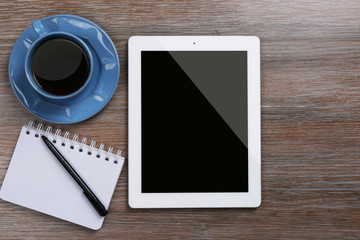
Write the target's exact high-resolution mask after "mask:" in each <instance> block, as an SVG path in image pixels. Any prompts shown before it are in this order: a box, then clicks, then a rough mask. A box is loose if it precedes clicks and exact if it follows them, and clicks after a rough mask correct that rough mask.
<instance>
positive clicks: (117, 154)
mask: <svg viewBox="0 0 360 240" xmlns="http://www.w3.org/2000/svg"><path fill="white" fill-rule="evenodd" d="M121 152H122V151H121V150H120V149H119V150H118V151H117V153H116V156H117V157H120V156H121ZM114 163H115V164H117V163H118V161H117V160H116V159H115V160H114Z"/></svg>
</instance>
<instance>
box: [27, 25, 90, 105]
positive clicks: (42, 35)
mask: <svg viewBox="0 0 360 240" xmlns="http://www.w3.org/2000/svg"><path fill="white" fill-rule="evenodd" d="M32 27H33V29H34V31H35V32H36V34H37V36H38V38H37V39H36V40H35V41H34V42H33V43H32V44H31V46H30V47H29V49H28V52H27V53H26V56H25V74H26V78H27V80H28V81H29V83H30V85H31V87H32V88H33V89H34V90H35V91H36V92H37V93H38V94H40V95H41V96H43V97H45V98H47V99H49V100H56V101H57V100H59V101H60V100H67V99H71V98H73V97H75V96H77V95H79V94H80V93H81V92H82V91H83V90H84V89H85V88H86V86H87V85H88V84H89V82H90V80H91V79H92V75H93V71H94V62H93V57H92V54H91V51H90V49H89V48H88V46H87V45H86V43H85V42H84V41H83V40H81V39H80V38H79V37H77V36H76V35H74V34H71V33H67V32H61V31H58V32H54V31H52V32H49V33H48V32H46V29H45V28H44V26H43V24H42V23H41V20H39V19H38V20H35V21H34V22H33V23H32ZM52 39H67V40H70V41H72V42H74V43H76V44H77V45H78V46H80V47H82V49H83V50H84V51H85V53H86V54H87V57H88V63H89V74H88V77H87V79H86V81H85V82H84V84H83V85H82V86H81V87H80V88H79V89H77V90H76V91H74V92H72V93H70V94H66V95H55V94H52V93H49V92H47V91H46V90H44V89H43V88H42V87H41V86H40V85H39V84H38V82H37V81H36V80H35V78H34V73H33V71H32V61H33V57H34V54H35V53H36V51H37V50H38V49H39V47H40V46H41V45H42V44H44V43H45V42H47V41H49V40H52Z"/></svg>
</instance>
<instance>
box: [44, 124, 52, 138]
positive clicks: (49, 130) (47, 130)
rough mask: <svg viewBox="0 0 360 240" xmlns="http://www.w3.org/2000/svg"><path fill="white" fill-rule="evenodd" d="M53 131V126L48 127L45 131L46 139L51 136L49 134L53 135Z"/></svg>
mask: <svg viewBox="0 0 360 240" xmlns="http://www.w3.org/2000/svg"><path fill="white" fill-rule="evenodd" d="M51 130H52V127H51V126H48V127H47V128H46V131H45V136H46V137H47V136H49V133H51Z"/></svg>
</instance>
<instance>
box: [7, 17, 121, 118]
mask: <svg viewBox="0 0 360 240" xmlns="http://www.w3.org/2000/svg"><path fill="white" fill-rule="evenodd" d="M41 21H42V24H43V26H44V28H45V29H46V31H47V32H49V33H50V32H59V31H60V32H67V33H72V34H74V35H76V36H77V37H79V38H80V39H81V40H83V41H84V42H85V44H86V45H87V46H88V48H89V49H90V51H91V54H92V55H93V61H94V72H93V75H92V79H91V80H90V82H89V84H88V85H87V86H86V88H85V89H84V90H83V91H82V92H81V94H79V95H76V96H75V97H73V98H71V99H67V100H66V101H53V100H49V99H47V98H45V97H43V96H41V95H40V94H38V93H37V92H36V91H35V90H34V89H33V88H32V87H31V85H30V83H29V82H28V80H27V78H26V75H25V67H24V63H25V55H26V53H27V51H28V49H29V47H30V45H31V43H32V42H34V41H35V40H36V39H37V38H38V37H37V34H36V33H35V31H34V29H33V27H32V26H29V27H28V28H27V29H26V30H25V31H24V32H23V33H22V34H21V36H20V37H19V38H18V40H17V41H16V42H15V44H14V47H13V49H12V51H11V55H10V60H9V78H10V83H11V86H12V88H13V91H14V93H15V95H16V97H17V98H18V99H19V101H20V102H21V104H22V105H23V106H24V107H25V108H26V109H27V110H28V111H30V112H31V113H32V114H34V115H35V116H37V117H39V118H41V119H43V120H45V121H48V122H52V123H56V124H70V123H76V122H80V121H84V120H86V119H88V118H90V117H92V116H94V115H95V114H97V113H98V112H99V111H101V110H102V109H103V108H104V107H105V106H106V104H107V103H108V102H109V101H110V99H111V97H112V95H113V94H114V92H115V89H116V87H117V84H118V81H119V75H120V63H119V58H118V55H117V52H116V49H115V47H114V44H113V43H112V41H111V39H110V38H109V36H108V35H107V34H106V33H105V32H104V31H103V30H102V29H101V28H100V27H99V26H97V25H96V24H94V23H92V22H91V21H89V20H87V19H85V18H82V17H78V16H74V15H54V16H49V17H46V18H44V19H41Z"/></svg>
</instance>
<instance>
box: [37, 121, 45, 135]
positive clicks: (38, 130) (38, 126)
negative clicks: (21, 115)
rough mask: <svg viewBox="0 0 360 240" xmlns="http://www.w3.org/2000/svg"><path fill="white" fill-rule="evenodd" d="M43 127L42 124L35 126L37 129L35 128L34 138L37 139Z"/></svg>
mask: <svg viewBox="0 0 360 240" xmlns="http://www.w3.org/2000/svg"><path fill="white" fill-rule="evenodd" d="M43 127H44V124H42V123H39V124H38V125H37V128H36V131H35V137H37V138H38V137H39V132H40V130H43Z"/></svg>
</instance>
